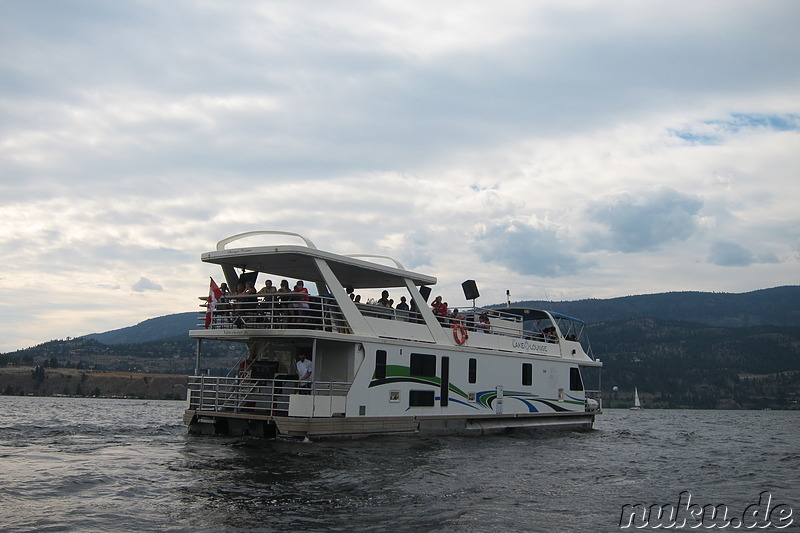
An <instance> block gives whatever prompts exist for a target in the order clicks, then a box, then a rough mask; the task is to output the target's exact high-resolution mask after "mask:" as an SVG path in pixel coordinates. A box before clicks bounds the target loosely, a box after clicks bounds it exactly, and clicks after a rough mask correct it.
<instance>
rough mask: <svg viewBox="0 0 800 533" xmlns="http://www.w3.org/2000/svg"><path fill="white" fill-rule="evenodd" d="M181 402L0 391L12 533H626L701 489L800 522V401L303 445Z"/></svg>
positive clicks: (714, 499) (6, 514)
mask: <svg viewBox="0 0 800 533" xmlns="http://www.w3.org/2000/svg"><path fill="white" fill-rule="evenodd" d="M183 409H184V404H183V403H182V402H160V401H141V400H108V399H78V398H35V397H0V503H1V504H2V512H1V513H0V531H3V532H5V533H15V532H33V531H36V532H48V531H75V532H88V531H98V532H99V531H131V532H134V531H136V532H140V531H173V532H193V533H196V532H218V531H230V532H233V531H236V532H251V531H264V532H268V531H301V530H306V531H308V530H311V531H355V530H366V531H390V530H391V531H490V530H494V531H543V532H545V531H547V532H550V531H621V529H620V518H621V516H623V506H625V505H634V504H642V505H643V506H650V505H659V506H663V505H667V504H670V503H671V504H673V505H675V506H676V507H677V506H679V500H680V498H681V497H683V498H684V499H685V498H686V497H687V495H689V496H690V497H691V502H692V503H693V504H699V505H700V506H703V505H707V504H713V505H718V504H724V505H725V506H726V508H727V509H728V510H729V512H730V513H731V515H732V516H738V517H740V518H741V517H742V515H743V512H744V511H746V510H747V509H748V508H750V509H752V508H753V507H748V506H754V504H758V503H759V499H760V497H762V496H761V495H762V493H766V494H765V496H766V495H769V497H770V498H771V499H770V502H771V505H772V507H775V506H776V505H783V507H782V508H781V511H782V512H784V519H783V521H781V522H776V521H773V522H772V523H771V525H772V526H773V527H774V526H776V525H786V526H788V527H787V528H786V529H788V530H798V529H800V479H799V478H800V476H799V475H798V469H799V467H800V411H791V412H788V411H683V410H682V411H677V410H676V411H659V410H643V411H628V410H625V411H622V410H608V411H606V412H605V413H604V414H603V415H601V416H600V417H598V420H597V423H596V426H595V430H593V431H591V432H588V433H572V432H536V431H516V432H513V433H509V434H501V435H494V436H489V437H436V438H429V437H414V436H411V437H399V436H398V437H375V438H364V439H359V440H346V441H319V442H302V441H288V440H259V439H253V438H219V437H191V436H188V435H187V434H186V428H185V427H184V426H183V425H182V423H181V421H182V413H183ZM681 493H683V496H682V495H681ZM787 509H789V510H791V511H793V513H794V514H793V515H792V516H791V517H789V518H786V517H785V511H786V510H787ZM772 518H773V519H774V520H775V519H777V518H778V516H777V515H774V516H773V517H772ZM691 524H692V522H689V525H691ZM736 524H737V523H736V522H731V525H730V528H733V527H734V526H735V525H736ZM763 524H764V522H760V523H759V525H763ZM639 525H642V524H639ZM645 525H647V526H648V527H652V526H653V523H652V522H650V523H648V524H645ZM689 525H686V529H688V528H689ZM740 525H741V526H742V527H741V528H742V529H744V528H745V524H744V523H742V524H740ZM748 525H749V524H748ZM717 527H721V526H717ZM632 529H633V527H631V528H628V529H626V530H632ZM699 530H703V528H702V527H701V528H699Z"/></svg>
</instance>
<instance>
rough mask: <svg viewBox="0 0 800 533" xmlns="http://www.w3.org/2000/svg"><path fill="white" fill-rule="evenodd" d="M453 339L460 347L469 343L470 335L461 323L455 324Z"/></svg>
mask: <svg viewBox="0 0 800 533" xmlns="http://www.w3.org/2000/svg"><path fill="white" fill-rule="evenodd" d="M453 339H454V340H455V341H456V344H458V345H459V346H461V345H462V344H464V343H465V342H467V339H469V333H467V330H466V328H464V326H463V325H461V322H456V323H455V324H453Z"/></svg>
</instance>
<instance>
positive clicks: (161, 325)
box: [84, 312, 198, 344]
mask: <svg viewBox="0 0 800 533" xmlns="http://www.w3.org/2000/svg"><path fill="white" fill-rule="evenodd" d="M197 316H198V315H197V313H191V312H190V313H178V314H175V315H166V316H160V317H157V318H150V319H148V320H145V321H143V322H140V323H138V324H136V325H135V326H128V327H127V328H121V329H114V330H111V331H106V332H105V333H91V334H89V335H84V337H85V338H87V339H94V340H96V341H97V342H101V343H103V344H136V343H140V342H149V341H156V340H160V339H167V338H170V337H178V336H181V335H187V334H188V332H189V330H190V329H194V328H196V327H197Z"/></svg>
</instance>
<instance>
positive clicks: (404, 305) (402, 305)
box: [395, 296, 409, 311]
mask: <svg viewBox="0 0 800 533" xmlns="http://www.w3.org/2000/svg"><path fill="white" fill-rule="evenodd" d="M395 309H397V310H398V311H408V310H409V309H408V304H407V303H406V297H405V296H401V297H400V303H399V304H397V307H395Z"/></svg>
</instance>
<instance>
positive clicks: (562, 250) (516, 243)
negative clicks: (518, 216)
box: [476, 220, 586, 277]
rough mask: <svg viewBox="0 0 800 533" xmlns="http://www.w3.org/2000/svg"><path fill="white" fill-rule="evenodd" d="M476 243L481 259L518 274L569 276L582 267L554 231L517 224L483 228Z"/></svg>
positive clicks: (581, 262) (518, 222)
mask: <svg viewBox="0 0 800 533" xmlns="http://www.w3.org/2000/svg"><path fill="white" fill-rule="evenodd" d="M476 241H477V242H476V244H477V251H478V254H479V255H480V257H481V259H483V260H484V261H488V262H492V263H498V264H501V265H503V266H505V267H506V268H508V269H510V270H512V271H513V272H516V273H518V274H530V275H537V276H542V277H555V276H569V275H572V274H575V273H577V272H579V271H580V270H581V269H582V268H585V266H586V263H585V262H584V261H581V260H580V259H579V257H578V256H577V255H575V254H574V253H571V252H570V251H569V246H568V245H567V244H566V243H565V242H564V241H563V239H561V238H560V237H559V235H558V233H557V232H556V231H555V229H553V228H548V227H539V226H537V225H535V224H531V223H528V222H524V221H520V220H515V221H507V222H501V223H498V224H495V225H491V226H486V227H484V228H483V231H481V232H480V234H479V235H478V236H477V238H476Z"/></svg>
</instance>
